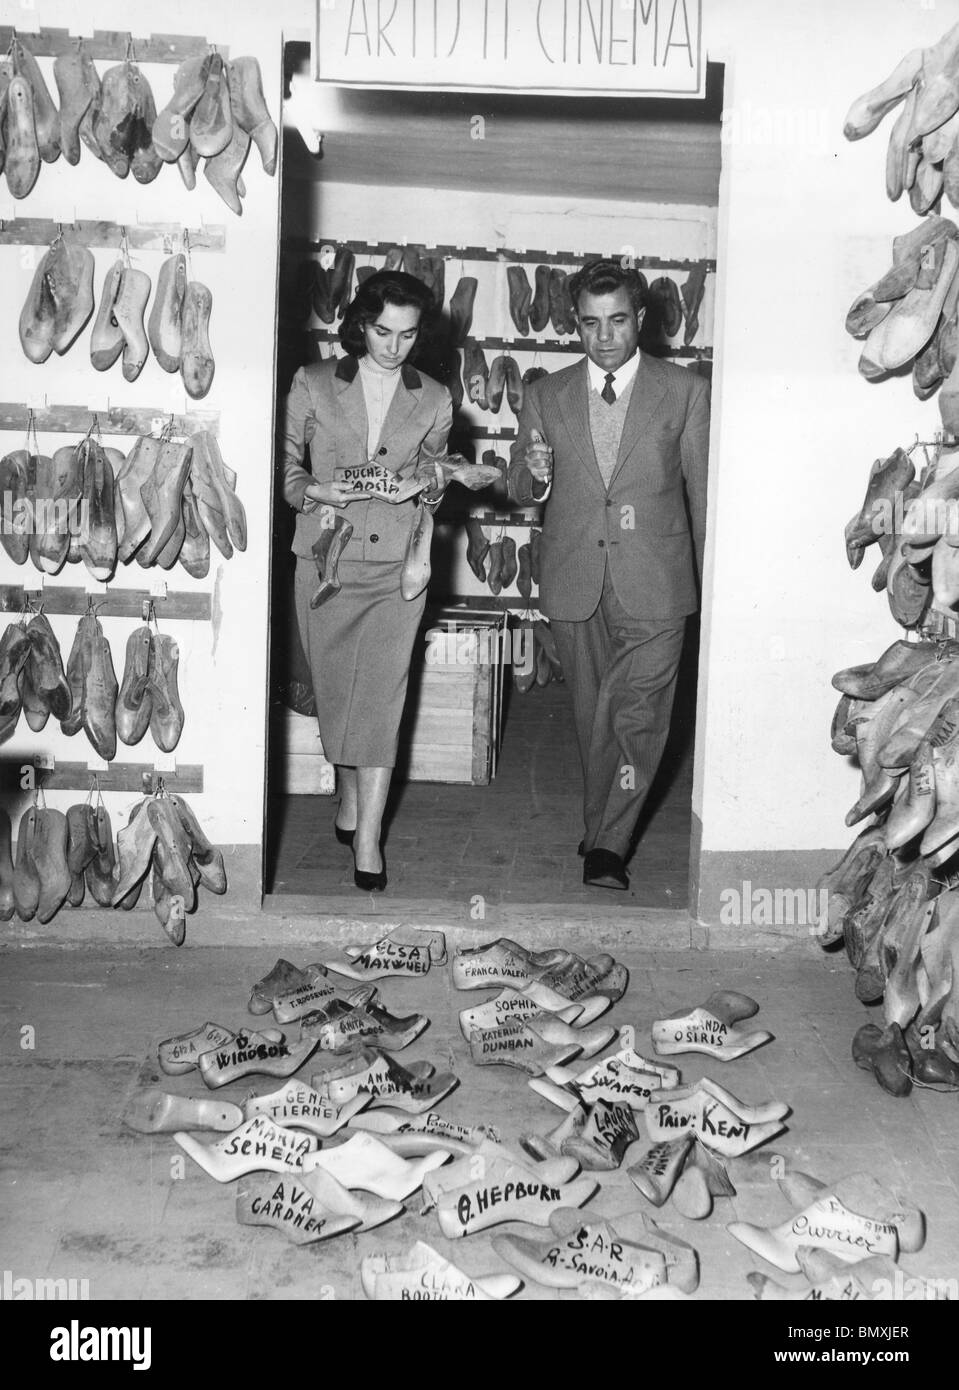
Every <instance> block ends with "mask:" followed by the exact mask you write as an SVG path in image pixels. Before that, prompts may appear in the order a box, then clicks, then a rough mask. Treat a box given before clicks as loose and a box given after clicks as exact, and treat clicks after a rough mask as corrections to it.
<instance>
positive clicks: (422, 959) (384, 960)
mask: <svg viewBox="0 0 959 1390" xmlns="http://www.w3.org/2000/svg"><path fill="white" fill-rule="evenodd" d="M353 964H354V965H355V966H357V967H358V968H359V969H361V970H389V971H391V972H392V973H393V974H404V975H425V974H427V973H428V971H429V968H430V953H429V950H428V948H427V947H425V946H406V945H403V944H402V942H398V941H392V940H390V938H389V937H384V938H383V940H382V941H377V942H376V943H375V945H373V946H371V947H370V948H369V950H367V951H362V952H361V953H360V954H359V955H358V956H354V957H353Z"/></svg>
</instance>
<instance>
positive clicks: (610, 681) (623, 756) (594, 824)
mask: <svg viewBox="0 0 959 1390" xmlns="http://www.w3.org/2000/svg"><path fill="white" fill-rule="evenodd" d="M550 627H551V629H552V631H553V634H554V636H555V638H556V646H557V648H558V650H559V656H560V660H561V661H562V664H563V675H564V677H565V680H566V685H567V688H568V690H569V691H570V694H571V695H572V698H573V712H574V715H575V719H576V737H577V740H578V742H579V751H580V757H581V759H582V763H583V781H584V799H583V818H584V822H585V834H584V844H585V849H586V850H587V851H589V850H591V849H608V850H612V852H613V853H614V854H618V855H620V856H621V857H623V858H625V857H626V852H627V850H628V848H629V844H630V840H631V838H632V834H633V831H634V829H635V827H636V823H637V821H638V819H639V813H640V811H641V810H642V807H643V802H644V801H645V800H646V796H647V793H648V792H649V788H650V785H651V783H652V780H653V778H654V777H655V775H656V770H657V768H658V767H659V763H660V759H661V758H662V756H663V749H664V747H665V745H666V738H667V735H668V734H669V720H670V715H671V713H672V708H673V696H674V694H675V692H676V675H677V672H678V669H679V659H680V655H681V653H682V649H683V634H684V632H685V628H686V619H685V618H678V619H672V620H669V621H666V622H662V621H658V620H655V619H650V618H646V619H644V618H631V617H630V616H629V614H628V613H627V612H626V610H625V609H624V608H623V606H622V604H621V603H620V602H619V600H618V598H617V597H616V593H615V591H614V589H613V586H612V581H611V579H610V574H609V569H608V568H607V571H606V577H605V580H604V581H603V593H602V597H601V599H600V601H599V605H598V607H597V608H596V611H595V612H594V613H593V615H592V617H590V618H587V619H586V620H585V621H583V622H575V623H571V622H561V621H559V620H558V619H551V620H550Z"/></svg>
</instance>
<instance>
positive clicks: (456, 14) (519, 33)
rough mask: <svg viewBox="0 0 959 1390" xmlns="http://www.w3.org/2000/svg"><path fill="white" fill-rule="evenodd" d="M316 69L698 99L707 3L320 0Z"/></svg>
mask: <svg viewBox="0 0 959 1390" xmlns="http://www.w3.org/2000/svg"><path fill="white" fill-rule="evenodd" d="M315 3H316V31H315V36H314V42H313V53H312V67H313V78H314V80H315V81H317V82H330V83H336V84H338V85H340V86H346V87H410V88H420V89H426V90H444V89H445V90H453V91H486V92H509V91H521V92H539V93H552V92H564V93H568V94H570V95H573V96H577V95H580V96H596V95H600V96H601V95H612V94H624V95H628V96H637V97H642V96H665V97H701V96H703V94H704V92H705V85H706V62H705V53H704V49H703V15H702V9H703V0H432V3H431V4H428V5H426V4H423V3H422V0H315Z"/></svg>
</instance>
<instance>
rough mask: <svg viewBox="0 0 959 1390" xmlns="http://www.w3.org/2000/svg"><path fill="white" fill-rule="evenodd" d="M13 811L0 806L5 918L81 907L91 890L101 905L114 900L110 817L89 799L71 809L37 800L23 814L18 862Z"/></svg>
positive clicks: (43, 916) (45, 918)
mask: <svg viewBox="0 0 959 1390" xmlns="http://www.w3.org/2000/svg"><path fill="white" fill-rule="evenodd" d="M12 833H13V832H12V826H11V824H10V817H9V815H8V814H7V812H6V811H5V810H2V809H0V921H4V922H9V921H10V919H11V918H12V917H13V915H14V913H16V915H17V917H19V918H20V920H21V921H22V922H30V921H32V920H33V918H34V917H36V918H37V919H38V920H39V921H40V922H44V923H46V922H49V921H50V920H51V919H52V918H53V917H55V916H56V914H57V913H58V912H59V910H60V908H61V907H62V906H63V905H64V904H66V905H67V906H68V907H79V906H80V904H81V903H82V902H83V899H84V897H85V895H86V893H87V892H88V891H89V893H90V896H91V897H92V898H93V900H94V901H95V902H97V903H99V904H100V906H101V907H109V906H110V905H111V903H112V901H113V889H114V879H113V866H114V864H115V862H116V856H115V853H114V847H113V832H112V829H111V827H110V817H109V815H108V814H107V812H106V810H105V808H104V807H103V806H102V805H97V806H93V805H91V804H90V803H89V802H84V803H81V804H78V805H76V806H71V807H70V809H69V810H68V811H67V813H66V815H64V814H63V812H62V811H52V810H49V809H48V808H47V807H45V806H39V805H34V806H32V807H31V808H30V809H29V810H28V811H25V812H24V813H23V815H22V816H21V817H20V824H19V826H18V829H17V862H16V865H15V866H14V864H13V861H12V857H11V839H12Z"/></svg>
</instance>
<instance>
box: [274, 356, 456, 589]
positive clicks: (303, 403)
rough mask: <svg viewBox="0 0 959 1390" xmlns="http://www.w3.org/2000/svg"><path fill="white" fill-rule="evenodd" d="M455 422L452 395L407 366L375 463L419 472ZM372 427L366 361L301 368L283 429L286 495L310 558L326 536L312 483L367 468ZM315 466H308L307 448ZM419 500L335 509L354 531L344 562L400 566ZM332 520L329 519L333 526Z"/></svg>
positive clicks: (297, 536) (297, 546)
mask: <svg viewBox="0 0 959 1390" xmlns="http://www.w3.org/2000/svg"><path fill="white" fill-rule="evenodd" d="M452 419H453V403H452V399H451V397H450V393H449V391H447V389H446V387H445V386H441V385H440V384H439V382H436V381H433V379H432V378H431V377H428V376H424V375H423V374H422V373H420V372H418V371H417V370H416V368H415V367H411V366H410V365H409V363H407V362H404V363H403V366H402V367H401V368H400V380H399V382H398V383H397V387H396V393H395V395H394V396H393V399H392V401H391V402H390V407H389V410H388V411H387V414H386V419H385V420H384V422H383V430H382V433H381V435H380V440H379V444H378V446H377V450H376V457H375V462H376V463H379V464H382V465H383V467H384V468H388V469H390V470H391V471H392V472H395V473H399V472H402V473H404V474H406V473H410V472H412V471H413V470H414V469H415V467H416V465H417V463H418V462H419V460H420V458H421V457H422V456H429V455H436V454H441V453H442V452H443V451H444V449H445V447H446V440H447V436H448V434H449V431H450V425H451V423H452ZM367 435H368V423H367V415H366V403H365V401H364V399H363V383H362V382H361V380H360V374H359V362H358V361H357V359H356V358H355V357H349V356H347V357H341V358H333V357H331V358H327V359H326V361H324V362H317V363H313V364H311V365H310V366H307V367H301V368H300V369H299V371H298V372H297V373H296V375H295V376H294V378H293V384H292V386H291V388H290V394H289V395H288V396H287V399H286V419H285V423H284V432H283V496H284V497H285V498H286V500H287V502H289V504H290V506H291V507H294V508H295V509H296V511H297V512H298V513H299V515H298V516H297V518H296V531H295V532H294V535H293V545H292V550H293V553H294V555H301V556H307V557H308V556H310V555H311V554H312V548H313V544H314V542H315V541H317V540H319V538H320V536H321V534H322V532H323V529H324V528H323V513H324V511H325V510H326V505H325V504H324V503H321V502H317V501H315V500H314V499H313V498H308V497H305V492H306V488H307V486H308V484H309V483H311V482H313V481H316V482H319V483H330V482H332V481H333V470H334V468H353V467H361V466H362V465H364V464H366V463H368V462H369V461H370V459H369V449H368V438H367ZM307 445H309V450H310V467H311V470H312V471H311V472H308V471H307V469H306V468H305V466H304V462H305V454H306V446H307ZM414 509H415V503H414V501H413V500H412V499H411V500H410V501H407V502H399V503H390V502H382V501H380V499H379V498H374V499H372V500H371V501H368V502H362V501H359V502H350V503H348V504H347V505H346V506H343V507H332V508H331V510H332V511H334V512H335V513H336V514H337V515H339V516H342V517H344V518H345V519H346V520H347V521H349V522H350V523H351V525H352V527H353V534H352V536H351V537H350V539H349V541H348V543H347V545H346V547H345V549H344V551H343V559H344V560H370V561H381V562H382V561H393V562H395V561H397V560H402V559H403V557H404V555H405V553H406V543H407V541H408V539H409V535H410V527H411V523H412V518H413V512H414ZM328 525H329V518H328V514H327V526H328Z"/></svg>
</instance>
